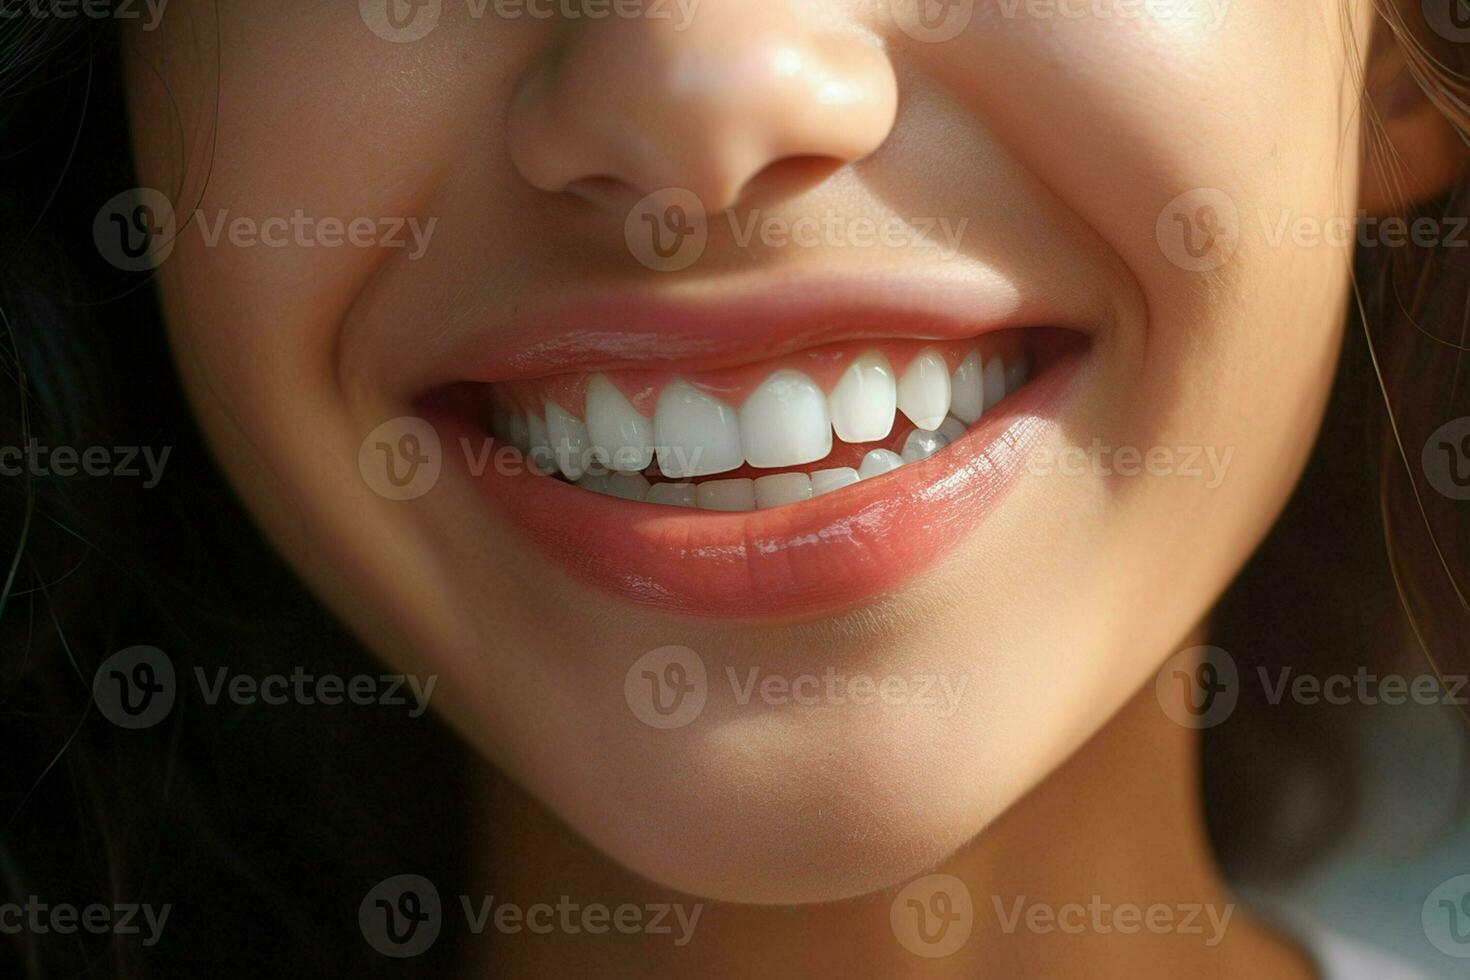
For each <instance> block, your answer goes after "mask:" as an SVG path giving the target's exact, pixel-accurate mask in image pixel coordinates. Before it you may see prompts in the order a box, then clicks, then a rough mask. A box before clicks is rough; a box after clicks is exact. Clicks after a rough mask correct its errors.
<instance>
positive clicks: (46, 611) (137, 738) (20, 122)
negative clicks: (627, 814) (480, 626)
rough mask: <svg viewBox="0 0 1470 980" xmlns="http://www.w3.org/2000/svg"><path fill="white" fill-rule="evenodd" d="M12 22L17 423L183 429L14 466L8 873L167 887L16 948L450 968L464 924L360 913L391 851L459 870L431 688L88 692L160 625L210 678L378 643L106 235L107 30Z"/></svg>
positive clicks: (11, 313) (321, 661)
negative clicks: (304, 550) (354, 620)
mask: <svg viewBox="0 0 1470 980" xmlns="http://www.w3.org/2000/svg"><path fill="white" fill-rule="evenodd" d="M0 24H3V25H4V27H3V29H4V30H5V31H7V32H8V36H6V37H5V38H4V39H3V42H0V100H3V101H0V112H3V115H0V129H3V132H4V134H5V137H6V138H5V140H4V146H5V151H4V161H3V164H0V167H3V173H4V176H3V187H4V191H3V196H0V215H3V217H0V253H3V256H4V258H3V266H0V323H3V326H4V335H3V336H4V340H3V347H0V364H3V366H4V371H5V373H6V375H7V378H6V383H5V384H4V385H0V428H3V432H0V445H3V446H25V445H26V444H27V443H28V442H29V441H30V440H35V442H36V444H37V445H39V446H43V447H48V448H50V447H60V446H71V447H77V448H78V449H82V448H85V447H93V446H100V447H105V448H106V449H108V450H109V452H111V451H112V450H114V449H115V448H118V447H148V448H149V449H150V450H151V451H153V452H154V453H155V458H156V457H157V456H158V455H159V454H161V453H162V452H163V451H165V450H167V451H168V453H169V455H168V457H167V461H166V465H165V467H164V469H163V478H162V479H161V480H159V481H158V483H157V485H156V486H152V487H145V486H144V483H145V482H147V480H146V473H147V471H146V470H145V471H143V473H142V474H140V475H139V476H128V475H125V474H122V473H113V474H111V475H107V476H101V477H88V476H78V477H75V478H60V477H56V476H45V477H37V476H34V475H23V476H19V477H16V476H4V477H0V526H3V527H4V528H5V529H6V530H5V533H4V534H3V536H0V540H3V541H4V542H5V544H6V550H5V553H4V559H3V564H4V566H5V568H6V573H5V575H6V578H5V582H4V588H3V591H0V603H3V607H0V651H3V652H0V754H3V755H0V758H3V771H4V773H5V779H4V782H3V784H0V900H3V901H6V902H18V903H25V902H26V901H27V898H28V896H32V895H35V896H37V897H38V898H39V899H40V900H41V901H43V902H48V903H52V904H55V903H60V902H66V903H70V904H73V905H76V906H79V907H81V906H86V905H88V904H90V903H94V902H101V903H103V904H107V905H113V904H115V903H123V902H126V903H139V904H143V903H148V904H151V905H153V906H156V907H161V906H162V905H164V904H165V903H168V904H170V905H171V910H170V913H169V915H170V917H169V921H168V924H167V933H166V934H165V941H163V942H159V943H158V944H157V945H155V946H152V947H144V946H143V945H142V944H141V942H140V941H139V937H138V936H118V935H116V934H107V935H105V936H99V935H90V934H88V933H87V932H85V931H81V930H78V931H77V932H76V933H75V934H72V935H59V934H56V933H54V932H49V933H45V934H40V933H37V932H33V931H30V930H24V931H22V932H21V933H19V934H17V935H13V936H5V937H4V945H0V975H4V976H18V975H34V976H41V975H43V974H45V975H48V976H62V975H66V976H78V975H86V976H104V977H150V978H151V977H162V976H222V977H223V976H240V977H251V978H254V977H259V976H327V975H339V974H340V975H343V976H370V975H374V974H379V973H383V972H385V971H389V970H391V971H392V972H394V973H395V975H419V974H422V975H425V976H438V975H443V974H445V973H446V972H448V971H447V969H446V968H445V967H446V964H445V959H446V958H447V957H448V956H450V955H451V954H452V951H451V949H450V948H449V945H448V944H439V945H438V947H436V948H435V949H434V950H431V951H430V953H428V954H426V955H425V956H422V957H418V958H416V959H414V960H412V961H393V960H388V959H386V958H385V957H382V956H381V955H379V954H378V953H376V952H374V951H373V950H372V949H371V948H370V947H369V946H368V945H367V944H366V943H365V942H364V941H363V937H362V933H361V932H360V930H359V926H358V921H357V900H358V898H359V897H361V896H365V895H366V894H367V892H368V891H369V889H370V888H371V887H372V886H373V885H375V884H376V883H377V882H379V881H381V880H382V879H384V878H386V877H388V876H391V875H396V874H400V873H405V872H416V873H419V874H423V875H425V876H427V877H429V878H430V879H431V880H434V881H436V882H440V883H441V884H443V885H445V886H448V885H449V884H450V883H452V882H455V881H456V880H457V877H458V875H459V862H460V861H461V860H462V853H463V852H462V848H461V847H460V846H459V845H460V844H461V843H462V842H463V841H464V839H465V838H466V836H467V831H466V830H465V828H464V826H463V823H464V820H465V817H466V815H465V813H464V809H465V808H464V807H463V806H461V805H460V804H459V800H460V794H459V793H458V790H459V789H460V786H461V783H462V782H463V766H464V761H465V758H466V756H465V750H464V749H463V747H462V746H461V744H460V743H459V741H458V740H457V739H455V738H453V737H451V736H450V735H449V734H448V733H447V732H446V731H445V730H444V729H443V728H442V726H441V724H440V723H439V722H437V721H436V720H434V719H433V713H432V712H430V713H429V714H426V715H424V716H422V717H419V718H417V719H412V718H408V717H406V712H405V711H404V709H402V708H399V707H383V708H381V709H379V708H367V707H363V706H358V705H351V706H346V707H342V708H336V709H334V708H331V707H327V706H323V705H315V706H310V707H302V706H294V707H293V706H290V705H281V706H275V705H272V706H269V707H267V708H264V709H263V710H262V708H261V707H260V706H257V707H255V708H253V709H252V708H249V707H238V706H235V705H233V704H230V703H228V702H227V701H224V700H221V701H219V702H218V703H216V704H214V705H205V704H202V703H201V702H200V701H198V700H197V699H196V700H191V699H188V698H182V697H181V698H179V699H178V701H177V703H176V704H175V706H174V709H173V711H172V712H171V714H170V715H169V717H168V718H167V719H166V720H165V721H164V722H163V723H161V724H158V725H156V726H154V727H151V728H147V729H143V730H136V731H127V730H123V729H121V728H118V727H117V726H115V725H114V724H113V723H112V722H110V721H109V720H107V719H106V718H104V717H102V715H101V714H100V713H99V711H98V710H97V708H96V706H95V705H94V704H93V702H92V684H93V675H94V673H95V672H96V671H97V669H98V666H99V664H100V663H101V662H102V661H103V660H105V659H106V658H107V657H108V656H109V655H110V654H112V653H113V652H115V651H117V650H120V649H123V648H126V647H130V646H133V645H138V644H146V645H150V646H154V647H157V648H159V649H160V650H162V651H164V652H165V653H166V654H167V656H168V657H169V658H170V660H171V661H172V664H173V667H174V670H175V671H176V672H177V673H178V675H179V676H181V677H191V676H192V674H193V672H194V671H195V670H196V669H202V670H205V671H206V672H207V675H208V676H209V677H210V678H211V683H213V679H214V677H215V674H216V671H217V670H218V668H220V667H234V666H238V665H241V664H249V665H250V667H249V669H250V672H251V674H252V675H261V674H267V673H281V674H287V675H289V674H290V672H291V671H292V670H293V668H294V667H295V666H296V665H305V666H306V668H307V669H308V670H310V671H312V672H314V673H317V674H323V673H328V672H330V673H334V674H338V675H341V676H344V677H350V676H353V675H356V674H360V673H365V674H371V675H376V674H377V673H378V672H379V669H380V668H379V665H378V664H377V663H376V662H375V661H373V660H372V659H371V658H370V657H368V656H367V655H366V653H365V652H364V651H363V650H362V649H361V647H360V646H359V645H358V644H357V643H356V642H354V641H353V640H352V639H351V638H349V637H348V636H346V635H345V633H344V631H343V630H342V628H341V627H340V626H339V625H338V624H337V623H336V622H335V621H334V620H333V618H332V617H331V616H330V615H328V614H327V613H326V612H325V611H324V610H323V609H322V608H321V607H320V606H319V605H318V604H317V603H316V602H315V600H314V599H313V598H312V597H311V596H310V595H309V594H308V593H307V592H306V591H305V590H304V589H302V588H301V586H300V585H299V584H298V583H297V582H296V580H295V579H294V578H293V577H292V575H291V574H290V572H289V571H288V570H287V569H286V568H285V567H284V566H283V565H282V563H281V562H280V561H279V559H278V558H277V557H276V556H275V554H274V553H273V552H272V551H271V549H270V548H269V547H268V546H267V545H266V544H265V542H264V541H263V540H262V539H261V537H260V535H259V534H258V533H257V531H256V529H255V528H254V527H253V525H252V524H251V522H250V520H249V518H248V517H247V516H246V514H245V512H244V511H243V510H242V508H241V507H240V505H239V504H238V502H237V501H236V500H235V499H234V497H233V495H232V494H231V492H230V490H229V488H228V487H227V486H226V485H225V483H224V481H223V480H222V478H221V476H220V474H219V472H218V471H217V469H216V468H215V467H214V465H213V463H212V461H211V460H210V458H209V456H208V453H207V450H206V447H205V445H204V443H203V441H202V439H201V436H200V433H199V432H198V431H197V430H196V428H195V426H194V423H193V421H192V418H191V414H190V412H189V410H188V406H187V405H186V403H185V400H184V396H183V393H182V391H181V389H180V385H179V382H178V380H177V377H176V373H175V371H174V368H173V366H172V363H171V360H170V355H169V350H168V345H167V342H166V338H165V336H164V332H163V328H162V322H161V319H160V315H159V311H158V308H157V301H156V298H155V295H154V291H153V289H152V287H151V283H150V282H149V281H148V279H147V277H146V276H129V275H124V274H121V273H119V272H118V271H117V270H116V269H114V268H112V267H111V266H108V265H106V264H105V263H104V262H102V261H99V255H98V251H97V249H96V247H95V245H94V244H93V239H92V232H91V226H92V222H93V217H94V215H95V214H96V213H97V210H98V208H99V207H100V206H101V205H102V203H103V202H105V201H106V200H107V199H108V198H109V197H111V196H112V195H113V194H114V193H115V192H118V191H122V190H124V189H127V188H129V187H132V186H133V185H134V184H135V183H136V181H135V180H134V179H133V177H132V176H131V173H130V169H131V163H130V160H129V154H128V152H127V131H126V125H125V119H126V113H125V109H124V105H123V102H122V97H121V94H120V92H119V87H120V86H119V78H120V75H119V69H118V55H117V51H116V48H115V41H114V38H113V32H112V31H111V30H110V29H109V28H108V26H107V23H106V22H105V21H104V22H101V23H100V24H93V23H88V21H87V19H86V18H77V19H76V20H58V19H49V20H46V19H28V18H20V19H16V20H8V21H0ZM113 458H114V459H115V460H120V459H121V454H119V453H114V454H113ZM134 465H135V466H138V467H139V468H141V466H140V464H139V463H137V462H135V464H134ZM425 828H433V830H432V832H426V831H425ZM349 896H351V897H350V898H348V897H349ZM140 921H141V920H140Z"/></svg>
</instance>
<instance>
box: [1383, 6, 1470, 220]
mask: <svg viewBox="0 0 1470 980" xmlns="http://www.w3.org/2000/svg"><path fill="white" fill-rule="evenodd" d="M1378 28H1379V29H1378V30H1377V31H1376V32H1375V34H1376V36H1375V38H1374V41H1373V45H1372V52H1371V54H1370V55H1369V59H1368V66H1367V86H1366V88H1367V92H1366V94H1367V99H1366V106H1367V111H1368V112H1369V113H1370V115H1367V116H1365V118H1364V120H1363V166H1362V186H1361V188H1360V189H1359V200H1358V206H1359V207H1360V208H1363V209H1364V210H1365V211H1367V212H1368V213H1369V214H1370V215H1373V216H1374V217H1380V218H1382V217H1389V216H1391V215H1397V214H1403V212H1404V210H1405V209H1406V208H1407V207H1409V206H1411V205H1414V204H1420V203H1423V202H1425V201H1429V200H1432V199H1434V198H1436V197H1438V196H1440V195H1441V194H1443V193H1445V192H1446V191H1448V190H1449V189H1450V187H1452V186H1453V185H1454V183H1455V181H1456V180H1458V179H1459V178H1460V176H1461V175H1462V174H1463V173H1465V171H1466V169H1467V165H1470V147H1467V146H1466V143H1465V140H1464V139H1462V138H1461V136H1460V134H1459V132H1458V131H1457V130H1456V129H1455V127H1454V126H1453V125H1451V123H1450V121H1449V120H1448V119H1447V118H1446V117H1445V115H1444V113H1443V112H1441V111H1440V109H1439V107H1438V106H1436V105H1435V104H1434V103H1433V102H1431V101H1430V99H1429V97H1428V96H1427V95H1426V94H1425V92H1424V89H1423V88H1422V87H1421V86H1420V84H1419V81H1418V79H1417V78H1416V77H1415V75H1414V73H1413V71H1411V70H1410V68H1409V65H1408V62H1407V60H1406V59H1405V57H1404V49H1403V46H1402V42H1400V40H1399V39H1398V38H1397V37H1395V36H1394V33H1393V32H1392V31H1391V30H1389V26H1388V24H1386V23H1383V22H1381V21H1380V22H1379V24H1378ZM1375 119H1376V123H1375Z"/></svg>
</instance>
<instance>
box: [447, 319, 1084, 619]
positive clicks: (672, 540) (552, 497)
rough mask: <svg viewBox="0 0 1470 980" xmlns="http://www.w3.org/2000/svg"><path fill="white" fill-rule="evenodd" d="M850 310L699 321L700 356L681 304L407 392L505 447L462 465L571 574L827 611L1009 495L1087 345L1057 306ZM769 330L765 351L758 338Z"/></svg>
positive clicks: (655, 602) (472, 433)
mask: <svg viewBox="0 0 1470 980" xmlns="http://www.w3.org/2000/svg"><path fill="white" fill-rule="evenodd" d="M788 312H791V311H788ZM844 319H845V318H844V317H843V316H840V315H833V313H832V311H828V312H827V313H824V314H822V315H820V316H818V317H817V318H816V319H813V316H812V314H811V313H810V311H807V312H801V311H795V312H794V313H793V315H791V316H788V317H785V318H781V317H777V318H776V322H773V323H766V324H763V325H762V324H757V325H753V326H752V327H751V329H750V330H748V331H746V336H745V338H744V339H742V338H741V335H739V334H724V335H722V334H721V331H720V329H719V325H718V323H716V322H714V319H713V318H712V319H711V320H709V321H706V322H703V323H698V322H696V326H697V327H698V328H699V329H700V330H702V331H703V333H702V334H701V336H702V338H703V339H704V340H705V341H707V342H708V343H706V344H705V345H704V349H703V352H702V354H701V355H698V356H690V355H689V349H690V347H691V346H695V345H692V344H691V342H690V338H689V337H688V336H687V335H684V333H683V332H682V330H683V328H684V327H685V326H687V325H688V324H687V323H681V322H679V321H678V318H677V317H667V316H666V317H664V318H663V320H662V321H661V322H662V323H663V324H664V328H665V329H666V330H668V342H667V343H663V344H660V343H659V342H658V338H657V337H653V338H650V337H649V336H648V335H647V334H644V333H641V332H638V331H624V332H617V331H613V330H610V329H603V330H596V329H593V330H588V329H583V328H575V329H570V330H564V331H563V333H562V335H561V336H558V337H556V338H554V340H553V341H552V342H550V343H547V342H545V341H544V340H543V341H542V346H540V347H538V348H537V349H536V350H535V352H534V353H533V354H530V355H527V354H526V353H525V350H524V348H523V349H521V350H519V351H516V350H513V349H508V350H506V351H503V352H502V353H501V354H500V355H499V356H498V357H481V358H479V361H480V362H483V367H481V368H479V369H477V370H478V373H481V374H484V375H486V377H483V378H474V379H463V380H458V381H455V382H453V383H450V384H445V385H440V386H437V387H436V388H435V389H434V390H433V391H432V392H431V394H430V395H429V396H428V397H427V398H426V399H424V400H423V402H422V404H421V406H420V407H421V410H422V411H424V413H425V414H426V415H429V416H430V417H431V418H432V419H433V420H434V422H435V424H436V426H438V427H439V428H440V429H441V431H445V430H447V431H449V432H450V433H451V434H453V435H457V436H458V437H459V438H460V439H462V440H465V444H466V445H470V444H473V443H475V441H476V440H479V442H480V443H483V442H484V441H485V440H490V442H491V444H492V445H493V446H494V448H495V450H496V452H495V458H496V459H497V461H498V463H499V464H500V465H496V466H492V467H487V468H483V469H482V470H481V471H480V472H478V473H471V474H470V476H471V478H472V479H473V480H475V481H476V482H477V483H478V484H479V485H480V487H481V488H482V490H483V491H484V494H485V495H486V496H487V497H488V498H489V499H490V500H491V501H492V504H493V505H494V510H495V511H496V512H497V513H498V514H499V516H501V517H502V518H504V519H505V520H507V521H508V523H509V524H511V525H512V526H513V527H514V528H515V531H516V533H517V534H518V535H519V536H520V537H521V539H522V540H523V541H526V542H529V543H530V545H531V548H532V550H533V551H535V552H536V553H537V554H539V555H540V556H541V557H542V558H545V559H549V560H550V561H551V562H552V563H553V564H554V565H557V566H559V567H560V568H561V569H563V570H564V571H566V572H568V573H569V574H571V575H572V576H573V577H574V578H577V579H579V580H581V581H584V582H587V583H589V584H592V585H594V586H595V587H597V588H599V589H600V590H601V591H603V592H610V593H612V594H614V595H617V596H618V597H620V598H623V599H625V600H628V601H632V602H635V603H637V604H640V605H644V606H653V607H656V608H659V609H663V610H666V611H670V612H678V613H684V614H691V615H700V616H714V617H742V618H745V617H757V618H771V617H789V616H800V615H805V614H813V615H826V614H830V613H831V612H832V611H833V610H834V609H837V608H841V607H850V606H853V605H857V604H862V603H864V602H870V601H873V600H874V599H876V598H878V597H879V596H881V595H882V594H883V593H885V592H888V591H891V590H893V589H895V588H898V587H900V586H901V585H903V584H904V583H905V582H906V581H907V580H909V579H910V578H911V577H912V576H914V575H915V574H917V573H918V572H920V571H922V570H924V569H925V568H927V567H928V566H930V565H932V564H934V563H935V562H936V561H937V559H938V558H939V557H940V556H941V555H942V554H943V553H944V552H945V551H947V550H948V549H949V548H951V547H952V546H953V545H954V544H956V543H957V542H958V541H959V540H961V539H962V538H963V537H964V536H965V535H966V534H967V533H968V531H969V530H970V529H971V528H972V527H973V526H974V525H975V524H976V523H977V522H978V521H979V520H980V519H981V518H982V517H983V516H984V515H985V513H987V512H988V511H989V510H990V509H991V508H992V507H993V506H994V505H995V504H997V503H998V502H999V501H1000V500H1001V499H1002V497H1003V496H1004V492H1005V491H1006V490H1007V489H1008V488H1009V487H1010V486H1011V485H1012V484H1013V483H1014V482H1015V480H1016V478H1017V477H1018V476H1019V475H1020V474H1021V473H1022V471H1023V470H1024V461H1025V457H1026V455H1027V454H1028V453H1029V451H1030V449H1031V447H1032V446H1034V445H1035V444H1036V443H1037V442H1038V441H1039V440H1040V439H1041V438H1042V437H1043V436H1044V435H1045V433H1046V432H1047V431H1048V430H1049V429H1050V428H1051V427H1052V420H1053V417H1054V414H1055V411H1056V409H1057V407H1058V405H1059V402H1060V400H1061V398H1062V396H1063V395H1064V394H1065V392H1066V390H1067V389H1068V387H1069V384H1068V382H1069V379H1070V377H1071V376H1072V374H1073V373H1074V372H1073V369H1074V367H1075V365H1076V363H1077V362H1078V361H1079V360H1080V355H1081V354H1083V353H1084V352H1085V350H1086V349H1087V344H1086V339H1085V334H1083V333H1082V332H1079V331H1077V330H1071V329H1064V328H1058V327H1052V326H1041V325H1037V326H1019V325H1009V324H1004V323H991V324H977V323H974V322H969V323H967V322H965V321H964V320H963V319H946V320H944V322H942V323H941V322H939V321H937V320H934V319H933V318H932V317H931V318H925V317H917V318H915V317H914V316H913V311H912V310H910V311H909V318H908V319H907V321H905V320H904V318H895V317H891V316H890V317H888V318H887V319H889V321H890V323H889V326H890V328H893V327H899V328H901V329H902V330H904V331H905V332H908V331H913V332H914V333H918V334H919V335H918V336H902V335H891V336H886V337H884V336H880V335H877V334H876V329H875V327H874V326H871V325H875V324H877V323H879V322H882V320H883V319H885V317H884V313H883V311H881V310H879V311H873V310H869V311H867V312H865V313H863V314H860V315H856V316H855V318H854V319H851V320H849V321H848V324H847V325H846V326H844V325H843V321H844ZM696 320H697V318H696ZM747 322H749V321H747ZM854 322H857V323H866V324H870V326H865V327H854V326H853V325H852V324H853V323H854ZM670 325H672V329H670ZM763 333H764V335H765V336H766V337H767V338H768V339H769V341H770V345H769V346H767V349H769V350H771V351H772V353H771V354H770V356H764V357H759V356H757V357H752V356H750V355H751V353H752V352H753V351H752V348H754V351H755V352H758V351H759V348H760V347H761V346H763V345H761V344H760V337H761V336H762V334H763ZM894 333H895V334H896V333H898V331H897V330H894ZM843 334H847V335H848V336H842V335H843ZM854 334H855V335H856V336H853V335H854ZM589 337H595V338H596V340H595V341H594V342H591V343H589V342H588V338H589ZM752 338H754V343H752V342H751V340H752ZM650 344H651V346H650ZM742 345H743V349H742ZM589 348H595V349H589ZM630 350H637V351H638V352H639V353H640V354H641V355H643V356H639V357H637V358H632V357H629V356H627V353H628V351H630ZM467 356H469V355H467ZM472 362H473V361H472ZM557 367H560V368H563V370H555V368H557ZM548 368H550V370H548ZM515 373H524V374H526V375H527V376H525V377H515V376H504V375H512V374H515Z"/></svg>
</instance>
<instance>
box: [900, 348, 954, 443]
mask: <svg viewBox="0 0 1470 980" xmlns="http://www.w3.org/2000/svg"><path fill="white" fill-rule="evenodd" d="M898 410H899V411H900V412H903V414H905V415H907V416H908V417H909V421H911V422H913V423H914V425H917V426H918V427H919V428H921V429H928V430H930V431H933V430H934V429H937V428H939V426H940V423H942V422H943V421H944V417H945V416H946V415H948V414H949V367H948V366H947V365H946V364H945V363H944V358H943V357H941V356H940V354H939V352H938V351H934V350H926V351H924V352H923V353H921V354H919V356H918V357H916V358H914V359H913V362H912V363H910V364H909V366H908V369H907V370H905V371H904V372H903V377H901V378H899V379H898Z"/></svg>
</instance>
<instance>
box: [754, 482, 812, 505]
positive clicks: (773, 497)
mask: <svg viewBox="0 0 1470 980" xmlns="http://www.w3.org/2000/svg"><path fill="white" fill-rule="evenodd" d="M810 499H812V478H811V477H809V476H807V475H806V474H805V473H776V474H774V475H772V476H763V477H760V478H758V479H757V480H756V481H755V505H756V507H757V508H759V509H760V510H765V509H766V508H768V507H781V506H783V505H785V504H794V503H797V502H799V501H802V500H810Z"/></svg>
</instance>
